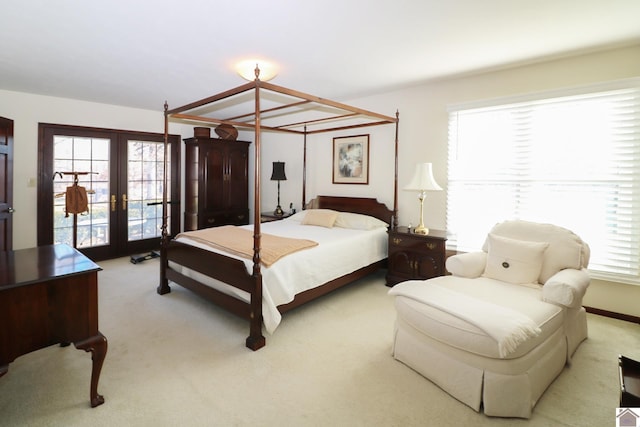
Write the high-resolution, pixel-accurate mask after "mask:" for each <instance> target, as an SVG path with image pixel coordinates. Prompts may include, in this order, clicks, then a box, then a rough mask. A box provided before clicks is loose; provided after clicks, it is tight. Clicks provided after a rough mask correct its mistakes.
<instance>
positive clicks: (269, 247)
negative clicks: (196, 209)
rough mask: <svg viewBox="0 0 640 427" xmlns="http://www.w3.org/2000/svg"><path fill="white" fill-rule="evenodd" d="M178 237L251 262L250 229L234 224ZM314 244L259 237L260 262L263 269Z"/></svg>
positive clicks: (264, 235)
mask: <svg viewBox="0 0 640 427" xmlns="http://www.w3.org/2000/svg"><path fill="white" fill-rule="evenodd" d="M179 237H188V238H189V239H192V240H195V241H197V242H200V243H203V244H205V245H207V246H210V247H212V248H215V249H220V250H223V251H225V252H229V253H231V254H234V255H237V256H240V257H243V258H248V259H253V231H252V230H247V229H244V228H240V227H236V226H235V225H224V226H221V227H212V228H203V229H201V230H195V231H186V232H184V233H180V234H178V235H177V236H176V239H177V238H179ZM317 245H318V243H317V242H314V241H313V240H306V239H293V238H290V237H282V236H274V235H273V234H261V238H260V262H261V263H262V264H263V265H264V266H266V267H269V266H270V265H271V264H273V263H274V262H276V261H277V260H279V259H280V258H282V257H284V256H286V255H289V254H292V253H294V252H297V251H301V250H303V249H307V248H311V247H313V246H317Z"/></svg>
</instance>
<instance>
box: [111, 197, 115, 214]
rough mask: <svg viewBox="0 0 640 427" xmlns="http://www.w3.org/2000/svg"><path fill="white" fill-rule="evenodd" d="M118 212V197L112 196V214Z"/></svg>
mask: <svg viewBox="0 0 640 427" xmlns="http://www.w3.org/2000/svg"><path fill="white" fill-rule="evenodd" d="M115 211H116V195H115V194H112V195H111V212H115Z"/></svg>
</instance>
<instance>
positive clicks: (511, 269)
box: [484, 233, 549, 284]
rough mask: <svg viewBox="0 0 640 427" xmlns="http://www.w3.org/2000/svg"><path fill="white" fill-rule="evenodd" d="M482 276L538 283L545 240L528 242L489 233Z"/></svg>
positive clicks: (509, 281) (505, 280)
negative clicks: (485, 262) (485, 263)
mask: <svg viewBox="0 0 640 427" xmlns="http://www.w3.org/2000/svg"><path fill="white" fill-rule="evenodd" d="M487 239H488V251H487V265H486V267H485V271H484V276H485V277H489V278H491V279H496V280H501V281H503V282H508V283H515V284H522V283H538V276H540V270H541V269H542V261H543V260H544V251H545V250H546V249H547V247H548V246H549V244H548V243H546V242H529V241H526V240H514V239H509V238H507V237H501V236H496V235H495V234H491V233H490V234H489V236H488V238H487Z"/></svg>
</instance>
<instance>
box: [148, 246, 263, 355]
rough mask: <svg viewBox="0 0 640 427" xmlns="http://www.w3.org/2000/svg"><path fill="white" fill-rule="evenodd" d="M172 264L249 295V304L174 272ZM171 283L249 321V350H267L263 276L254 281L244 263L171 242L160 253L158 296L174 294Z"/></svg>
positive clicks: (255, 278) (247, 343) (254, 278)
mask: <svg viewBox="0 0 640 427" xmlns="http://www.w3.org/2000/svg"><path fill="white" fill-rule="evenodd" d="M170 261H171V262H175V263H176V264H178V265H180V266H182V267H185V268H189V269H191V270H193V271H197V272H198V273H202V274H204V275H206V276H209V277H212V278H214V279H217V280H219V281H221V282H224V283H226V284H228V285H230V286H233V287H235V288H238V289H240V290H243V291H245V292H247V293H248V294H249V300H250V302H249V303H247V302H245V301H242V300H240V299H237V298H234V297H232V296H230V295H227V294H225V293H223V292H220V291H218V290H217V289H214V288H212V287H210V286H207V285H205V284H203V283H200V282H198V281H197V280H195V279H194V278H192V277H189V276H186V275H184V274H183V273H181V272H179V271H177V270H175V269H173V268H171V266H170V265H169V262H170ZM169 281H172V282H174V283H177V284H178V285H180V286H182V287H184V288H187V289H189V290H191V291H192V292H194V293H196V294H197V295H199V296H200V297H202V298H204V299H206V300H207V301H210V302H212V303H214V304H216V305H218V306H220V307H222V308H224V309H225V310H227V311H229V312H231V313H233V314H235V315H237V316H240V317H242V318H244V319H247V320H249V329H250V332H249V336H248V337H247V340H246V345H247V347H249V348H250V349H251V350H258V349H260V348H262V347H264V345H265V338H264V336H263V335H262V276H261V275H258V276H257V277H255V276H252V275H250V274H249V273H247V270H246V267H245V265H244V263H243V262H242V261H240V260H237V259H235V258H230V257H226V256H224V255H220V254H217V253H214V252H210V251H207V250H205V249H201V248H198V247H195V246H191V245H187V244H184V243H180V242H177V241H175V240H171V241H169V242H167V243H166V244H165V245H162V248H161V250H160V283H159V285H158V288H157V292H158V294H160V295H164V294H166V293H169V292H171V288H170V286H169Z"/></svg>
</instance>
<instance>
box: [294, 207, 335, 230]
mask: <svg viewBox="0 0 640 427" xmlns="http://www.w3.org/2000/svg"><path fill="white" fill-rule="evenodd" d="M336 218H338V212H336V211H334V210H331V209H308V210H307V211H306V214H305V216H304V219H303V220H302V222H301V224H302V225H319V226H320V227H327V228H332V227H333V224H334V223H335V222H336Z"/></svg>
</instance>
